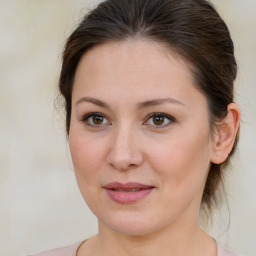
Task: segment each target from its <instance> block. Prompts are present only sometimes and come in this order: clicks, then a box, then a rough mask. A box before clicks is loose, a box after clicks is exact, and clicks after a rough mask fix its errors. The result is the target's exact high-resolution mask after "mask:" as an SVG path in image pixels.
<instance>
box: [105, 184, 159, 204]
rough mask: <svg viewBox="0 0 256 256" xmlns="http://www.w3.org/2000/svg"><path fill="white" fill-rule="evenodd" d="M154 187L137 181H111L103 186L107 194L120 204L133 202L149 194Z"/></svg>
mask: <svg viewBox="0 0 256 256" xmlns="http://www.w3.org/2000/svg"><path fill="white" fill-rule="evenodd" d="M154 188H155V187H154V186H151V185H144V184H140V183H137V182H128V183H125V184H123V183H119V182H112V183H109V184H107V185H106V186H104V189H105V191H106V192H107V195H108V196H109V197H110V198H111V199H112V200H113V201H115V202H117V203H121V204H129V203H135V202H137V201H139V200H141V199H142V198H144V197H146V196H147V195H148V194H150V193H151V192H152V191H153V189H154Z"/></svg>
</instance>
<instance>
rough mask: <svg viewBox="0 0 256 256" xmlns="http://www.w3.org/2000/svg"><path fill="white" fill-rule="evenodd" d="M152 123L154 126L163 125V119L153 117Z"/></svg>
mask: <svg viewBox="0 0 256 256" xmlns="http://www.w3.org/2000/svg"><path fill="white" fill-rule="evenodd" d="M153 122H154V124H155V125H161V124H163V123H164V117H162V116H154V117H153Z"/></svg>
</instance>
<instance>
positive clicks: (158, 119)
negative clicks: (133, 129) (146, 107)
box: [143, 113, 175, 128]
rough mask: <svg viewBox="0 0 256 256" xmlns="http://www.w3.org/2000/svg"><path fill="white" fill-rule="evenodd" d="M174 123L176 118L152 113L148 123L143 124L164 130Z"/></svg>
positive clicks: (147, 120)
mask: <svg viewBox="0 0 256 256" xmlns="http://www.w3.org/2000/svg"><path fill="white" fill-rule="evenodd" d="M173 122H175V118H174V117H172V116H170V115H167V114H165V113H152V114H150V115H148V117H147V119H146V122H144V123H143V124H147V125H150V126H155V127H157V128H164V127H166V126H168V125H170V124H171V123H173Z"/></svg>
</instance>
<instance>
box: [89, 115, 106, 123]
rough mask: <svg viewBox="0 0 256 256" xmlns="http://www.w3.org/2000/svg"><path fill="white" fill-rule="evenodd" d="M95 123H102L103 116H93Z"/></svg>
mask: <svg viewBox="0 0 256 256" xmlns="http://www.w3.org/2000/svg"><path fill="white" fill-rule="evenodd" d="M92 120H93V123H94V124H102V123H103V117H102V116H93V118H92Z"/></svg>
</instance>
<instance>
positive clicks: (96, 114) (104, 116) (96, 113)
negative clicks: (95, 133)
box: [80, 112, 111, 128]
mask: <svg viewBox="0 0 256 256" xmlns="http://www.w3.org/2000/svg"><path fill="white" fill-rule="evenodd" d="M92 116H100V117H103V118H105V119H106V120H108V122H109V123H110V124H99V125H96V124H90V123H89V122H88V119H89V118H90V117H92ZM80 121H81V122H83V123H84V124H85V125H86V126H89V127H95V128H101V127H102V126H108V125H111V122H110V121H109V118H108V117H107V116H106V115H104V114H102V113H101V112H90V113H88V114H85V115H83V116H82V118H81V119H80Z"/></svg>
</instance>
